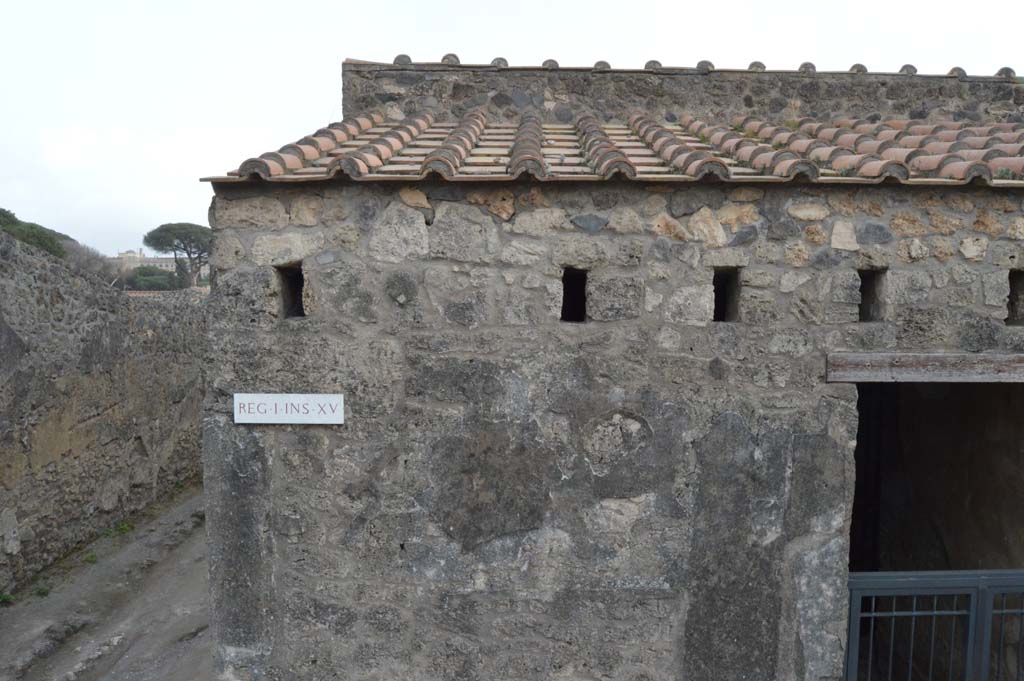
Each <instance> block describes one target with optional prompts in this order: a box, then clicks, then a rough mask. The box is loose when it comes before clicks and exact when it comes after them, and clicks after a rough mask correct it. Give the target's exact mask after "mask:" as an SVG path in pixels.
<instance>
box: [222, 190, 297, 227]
mask: <svg viewBox="0 0 1024 681" xmlns="http://www.w3.org/2000/svg"><path fill="white" fill-rule="evenodd" d="M212 213H213V214H212V218H211V221H210V226H211V227H213V228H215V229H236V228H242V227H259V228H268V227H284V226H285V225H287V224H288V211H286V210H285V207H284V204H283V203H281V201H279V200H278V199H276V198H274V197H270V196H253V197H248V198H238V199H228V198H223V197H217V198H215V199H214V202H213V211H212Z"/></svg>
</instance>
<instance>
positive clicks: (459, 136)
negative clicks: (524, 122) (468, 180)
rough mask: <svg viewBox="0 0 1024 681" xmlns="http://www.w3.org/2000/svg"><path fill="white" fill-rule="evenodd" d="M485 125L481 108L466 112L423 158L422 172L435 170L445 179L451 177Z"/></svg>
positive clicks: (485, 120) (471, 149)
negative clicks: (437, 145)
mask: <svg viewBox="0 0 1024 681" xmlns="http://www.w3.org/2000/svg"><path fill="white" fill-rule="evenodd" d="M486 125H487V115H486V114H485V113H484V112H483V111H482V110H480V109H474V110H472V111H470V112H468V113H466V115H464V116H463V117H462V118H461V119H460V120H459V124H458V125H456V126H455V128H454V129H452V131H451V132H450V133H448V136H447V137H446V138H445V139H444V142H442V143H441V146H439V147H437V148H436V149H434V150H433V151H431V152H430V153H429V154H427V156H426V158H424V159H423V166H422V168H421V170H422V171H423V172H424V173H428V172H431V171H433V172H437V173H440V174H441V175H442V176H443V177H445V178H446V179H451V178H452V176H454V175H455V174H456V173H457V172H458V171H459V167H460V166H461V165H462V162H463V161H465V160H466V157H467V156H469V153H470V152H471V151H473V148H474V147H475V146H476V143H477V142H478V141H479V139H480V135H481V134H483V131H484V128H485V127H486Z"/></svg>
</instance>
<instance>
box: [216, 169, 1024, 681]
mask: <svg viewBox="0 0 1024 681" xmlns="http://www.w3.org/2000/svg"><path fill="white" fill-rule="evenodd" d="M216 189H217V196H216V197H215V199H214V204H213V206H212V208H211V223H212V224H213V225H214V226H215V231H216V241H215V251H214V255H213V267H214V269H215V270H216V272H217V275H218V277H219V285H218V288H217V290H215V291H214V293H213V294H212V299H211V306H212V310H213V314H212V317H211V318H212V321H211V341H212V360H211V365H210V370H211V389H210V392H209V393H208V394H207V399H206V403H205V416H204V425H203V438H204V457H205V475H206V490H207V495H208V528H209V532H210V537H211V542H212V544H211V561H212V583H213V598H214V628H215V631H216V637H217V640H218V643H219V645H218V655H219V657H220V664H221V665H222V668H223V669H225V670H228V671H230V672H231V673H232V674H235V675H234V676H233V675H230V674H227V675H226V676H225V677H224V678H232V679H233V678H248V677H247V676H245V675H244V670H255V676H253V678H254V679H293V678H304V679H319V678H333V676H332V675H335V674H340V675H342V676H344V677H345V678H352V679H423V680H424V681H426V680H427V679H430V680H433V679H467V680H469V679H481V680H483V679H487V680H488V681H490V680H499V679H508V680H510V681H511V680H515V681H522V680H525V679H563V680H568V679H592V678H609V679H616V680H621V681H641V680H659V681H660V680H662V679H672V680H682V679H801V680H806V681H820V680H821V679H834V678H839V676H840V674H841V669H842V655H843V647H844V644H845V636H846V619H845V611H846V599H847V595H846V583H845V579H846V573H847V556H848V525H849V519H850V510H851V501H852V495H853V485H854V466H853V451H854V442H855V439H856V433H857V412H856V389H855V387H854V386H852V385H834V384H825V383H824V370H825V354H826V353H827V352H830V351H837V350H894V349H902V350H944V349H945V350H967V351H978V352H982V351H1014V352H1021V351H1024V327H1019V326H1016V327H1015V326H1008V325H1006V324H1005V323H1004V318H1005V317H1006V315H1007V297H1008V293H1009V270H1010V269H1013V268H1016V267H1019V266H1020V265H1019V264H1020V263H1021V258H1022V257H1024V213H1022V206H1021V200H1022V197H1021V194H1020V193H1008V192H999V191H993V190H980V189H958V190H955V191H936V190H934V189H924V188H912V187H891V188H890V187H870V188H862V189H847V188H841V187H835V188H829V187H820V186H818V187H815V186H798V185H797V186H794V185H787V186H779V187H766V188H764V189H762V188H759V187H757V186H720V185H700V186H698V185H693V186H685V187H679V188H672V187H665V186H647V187H645V186H642V185H640V184H629V183H615V182H613V183H607V184H586V183H584V184H562V183H560V184H558V185H536V184H532V185H531V184H515V185H501V186H500V187H497V188H496V187H495V185H493V184H489V185H488V184H481V185H476V186H473V185H446V184H419V185H416V186H415V187H413V186H404V187H403V186H400V185H393V184H392V185H366V184H359V185H355V184H350V183H349V184H345V183H331V184H319V183H318V184H310V185H306V186H301V187H293V188H281V187H279V186H268V185H265V184H251V185H219V186H217V187H216ZM299 262H301V267H302V271H303V273H304V277H305V286H304V291H303V302H304V306H305V311H306V316H305V317H294V318H284V317H283V315H282V310H283V309H284V308H283V307H282V302H281V279H280V277H279V275H278V273H277V271H276V270H275V266H277V265H285V264H292V265H293V264H295V263H299ZM566 266H571V267H577V268H582V269H586V270H588V271H589V275H588V276H589V279H588V283H587V294H588V300H587V312H588V315H589V321H588V322H586V323H582V324H573V323H567V322H562V321H560V320H559V315H560V309H561V305H562V281H561V277H562V271H563V267H566ZM726 267H738V268H740V269H739V278H740V281H741V284H742V288H741V291H740V296H739V319H738V320H737V321H733V322H715V321H712V317H713V308H714V304H713V296H714V293H713V276H714V272H715V269H716V268H726ZM877 268H887V272H886V274H885V275H884V278H883V285H882V286H881V292H880V296H881V301H880V302H881V303H882V306H881V312H880V313H881V318H880V319H879V320H878V321H871V322H860V321H858V320H859V302H860V295H861V294H860V283H859V277H858V273H857V270H858V269H877ZM234 392H314V393H316V392H328V393H329V392H338V393H344V395H345V404H346V409H347V412H346V424H345V425H344V426H337V427H328V426H273V425H267V426H247V425H237V426H236V425H234V424H233V423H232V416H231V395H232V393H234Z"/></svg>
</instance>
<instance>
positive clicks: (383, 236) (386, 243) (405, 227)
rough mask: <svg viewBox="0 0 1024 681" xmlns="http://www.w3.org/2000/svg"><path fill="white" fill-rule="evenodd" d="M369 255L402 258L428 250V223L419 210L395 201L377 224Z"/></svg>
mask: <svg viewBox="0 0 1024 681" xmlns="http://www.w3.org/2000/svg"><path fill="white" fill-rule="evenodd" d="M369 248H370V256H371V257H372V258H375V259H376V260H381V261H383V262H402V261H403V260H407V259H409V258H416V257H422V256H424V255H426V254H427V252H428V243H427V225H426V223H425V222H424V221H423V216H422V215H420V214H419V213H418V212H417V211H416V210H414V209H412V208H409V207H407V206H405V205H403V204H401V203H392V204H390V205H389V206H388V207H387V208H386V209H384V212H383V213H382V214H381V216H380V219H379V220H378V221H377V223H376V224H375V225H374V228H373V231H372V233H371V234H370V241H369Z"/></svg>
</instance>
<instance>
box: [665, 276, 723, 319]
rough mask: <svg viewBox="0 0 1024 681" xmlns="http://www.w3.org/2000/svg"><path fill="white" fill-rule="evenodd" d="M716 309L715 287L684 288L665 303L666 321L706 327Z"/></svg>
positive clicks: (708, 285) (678, 290)
mask: <svg viewBox="0 0 1024 681" xmlns="http://www.w3.org/2000/svg"><path fill="white" fill-rule="evenodd" d="M714 309H715V288H714V286H712V285H710V284H707V285H700V286H683V287H682V288H679V289H677V290H676V291H675V292H674V293H673V294H672V295H671V296H669V298H668V300H666V301H665V320H666V321H669V322H675V323H678V324H687V325H693V326H704V325H705V324H707V323H708V322H710V321H711V318H712V315H713V312H714Z"/></svg>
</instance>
